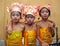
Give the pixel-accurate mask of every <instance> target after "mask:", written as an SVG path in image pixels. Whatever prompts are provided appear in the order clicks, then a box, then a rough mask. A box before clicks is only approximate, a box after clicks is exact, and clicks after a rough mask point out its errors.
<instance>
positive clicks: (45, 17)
mask: <svg viewBox="0 0 60 46" xmlns="http://www.w3.org/2000/svg"><path fill="white" fill-rule="evenodd" d="M41 17H42V18H43V19H47V18H48V17H49V11H48V10H47V9H46V8H44V9H42V10H41Z"/></svg>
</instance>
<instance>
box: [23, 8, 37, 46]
mask: <svg viewBox="0 0 60 46" xmlns="http://www.w3.org/2000/svg"><path fill="white" fill-rule="evenodd" d="M25 10H27V12H26V11H25V12H26V14H25V21H26V23H25V30H24V46H36V24H35V22H34V20H35V14H34V13H36V11H35V10H36V9H34V8H33V7H28V8H26V9H25ZM32 11H33V12H34V13H33V12H32Z"/></svg>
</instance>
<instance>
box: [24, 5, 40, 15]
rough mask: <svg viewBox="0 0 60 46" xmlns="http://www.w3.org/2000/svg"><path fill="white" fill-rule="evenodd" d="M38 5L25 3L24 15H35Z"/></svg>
mask: <svg viewBox="0 0 60 46" xmlns="http://www.w3.org/2000/svg"><path fill="white" fill-rule="evenodd" d="M39 7H40V6H31V5H28V6H27V5H26V6H25V7H24V15H26V14H32V15H33V16H35V15H37V13H38V11H39Z"/></svg>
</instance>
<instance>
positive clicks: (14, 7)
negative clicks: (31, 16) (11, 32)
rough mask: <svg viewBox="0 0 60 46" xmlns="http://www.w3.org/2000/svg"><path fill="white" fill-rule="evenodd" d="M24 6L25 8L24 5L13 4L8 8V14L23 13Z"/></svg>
mask: <svg viewBox="0 0 60 46" xmlns="http://www.w3.org/2000/svg"><path fill="white" fill-rule="evenodd" d="M23 6H24V5H23V4H19V3H13V4H11V6H10V7H7V12H12V11H19V12H22V10H23Z"/></svg>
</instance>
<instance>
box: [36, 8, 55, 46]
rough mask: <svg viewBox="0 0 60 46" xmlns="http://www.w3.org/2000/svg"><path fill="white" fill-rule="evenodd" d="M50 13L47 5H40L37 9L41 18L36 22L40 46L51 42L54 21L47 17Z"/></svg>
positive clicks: (46, 45) (45, 45)
mask: <svg viewBox="0 0 60 46" xmlns="http://www.w3.org/2000/svg"><path fill="white" fill-rule="evenodd" d="M50 14H51V13H50V9H49V8H47V7H42V8H41V9H40V11H39V15H40V17H41V18H42V20H40V21H39V22H38V23H37V29H38V32H37V34H38V39H39V41H40V43H41V46H48V45H49V44H50V43H51V42H52V37H54V35H55V33H54V28H55V23H54V22H53V21H51V20H49V19H48V18H49V16H50Z"/></svg>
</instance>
